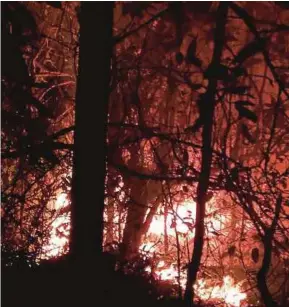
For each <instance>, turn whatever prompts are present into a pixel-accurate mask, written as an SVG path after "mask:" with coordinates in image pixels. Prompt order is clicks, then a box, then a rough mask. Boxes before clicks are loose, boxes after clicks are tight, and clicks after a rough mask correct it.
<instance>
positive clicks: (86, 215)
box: [70, 2, 113, 259]
mask: <svg viewBox="0 0 289 307" xmlns="http://www.w3.org/2000/svg"><path fill="white" fill-rule="evenodd" d="M80 8H81V11H80V19H79V22H80V51H79V67H78V80H77V91H76V106H75V125H76V128H75V135H74V157H73V181H72V207H71V226H72V227H71V237H70V254H71V256H72V257H73V258H75V259H82V258H87V257H91V256H92V255H100V253H101V251H102V241H103V210H104V192H105V188H104V186H105V174H106V157H107V149H106V148H107V146H106V133H107V110H108V100H109V82H110V63H111V54H112V22H113V2H81V5H80Z"/></svg>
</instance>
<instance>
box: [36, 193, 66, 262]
mask: <svg viewBox="0 0 289 307" xmlns="http://www.w3.org/2000/svg"><path fill="white" fill-rule="evenodd" d="M68 205H69V201H68V199H67V195H66V194H65V193H59V194H58V195H57V198H56V201H55V202H54V203H53V207H54V209H55V210H56V212H59V214H58V216H57V217H56V218H55V219H54V221H53V222H52V223H51V232H50V238H49V239H48V242H47V244H46V245H44V246H43V249H42V256H41V257H42V258H53V257H57V256H59V255H61V254H63V253H64V252H65V248H66V247H67V245H68V236H69V229H70V216H69V215H70V214H69V212H68V210H65V211H66V212H62V213H61V211H62V210H63V209H65V208H67V206H68Z"/></svg>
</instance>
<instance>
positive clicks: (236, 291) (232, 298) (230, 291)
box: [194, 275, 247, 307]
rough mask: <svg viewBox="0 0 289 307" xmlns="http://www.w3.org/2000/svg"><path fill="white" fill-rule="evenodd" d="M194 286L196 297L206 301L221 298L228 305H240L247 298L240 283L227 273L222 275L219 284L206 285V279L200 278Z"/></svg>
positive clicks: (236, 306)
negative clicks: (221, 281) (221, 280)
mask: <svg viewBox="0 0 289 307" xmlns="http://www.w3.org/2000/svg"><path fill="white" fill-rule="evenodd" d="M194 287H195V290H196V293H197V295H198V297H199V298H200V299H202V300H203V301H207V302H210V301H212V302H214V301H216V300H221V301H223V302H224V303H226V304H227V305H229V306H234V307H240V306H241V305H242V303H245V299H246V298H247V295H246V293H244V292H243V291H242V289H241V285H240V284H236V283H235V282H234V279H233V278H232V277H231V276H229V275H226V276H224V278H223V283H222V284H221V285H220V286H208V285H207V283H206V281H205V280H203V279H201V280H198V282H197V284H196V285H195V286H194Z"/></svg>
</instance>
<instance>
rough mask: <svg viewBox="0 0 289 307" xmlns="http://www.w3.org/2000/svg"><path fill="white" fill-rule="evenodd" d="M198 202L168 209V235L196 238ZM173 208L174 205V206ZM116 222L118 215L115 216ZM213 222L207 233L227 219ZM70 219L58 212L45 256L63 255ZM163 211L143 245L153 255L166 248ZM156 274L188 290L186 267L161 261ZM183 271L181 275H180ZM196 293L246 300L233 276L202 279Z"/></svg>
mask: <svg viewBox="0 0 289 307" xmlns="http://www.w3.org/2000/svg"><path fill="white" fill-rule="evenodd" d="M215 202H216V200H215V198H212V200H211V201H210V203H209V205H210V206H208V208H209V211H213V206H214V204H215ZM68 205H69V201H68V198H67V195H66V194H65V193H59V194H58V196H57V198H56V201H55V202H54V208H55V210H57V211H58V212H61V210H63V209H65V208H67V206H68ZM195 206H196V204H195V202H194V201H193V200H186V201H184V202H182V203H181V204H178V205H177V206H176V207H175V210H168V214H167V218H166V227H167V234H168V236H170V237H175V236H176V233H177V234H181V236H180V241H181V244H184V235H185V236H186V239H187V238H190V239H192V238H193V237H194V231H193V223H194V212H195ZM173 209H174V208H173ZM114 219H115V222H117V217H114ZM209 221H210V223H209V225H211V226H210V227H209V228H208V236H210V235H212V233H213V232H215V231H219V230H221V228H222V225H223V223H224V222H225V218H224V217H222V218H221V217H220V216H219V217H218V216H217V215H215V217H214V218H210V219H209ZM69 222H70V217H69V213H67V212H65V213H62V214H59V215H58V216H57V218H56V219H55V220H54V221H53V222H52V224H51V227H52V230H51V236H50V238H49V241H48V243H47V244H46V245H45V246H44V247H43V258H53V257H56V256H59V255H61V254H63V252H64V248H65V247H66V246H67V244H68V235H69V227H67V225H68V224H69ZM164 222H165V217H164V214H163V213H161V212H159V213H158V214H156V215H155V217H154V218H153V220H152V222H151V225H150V228H149V230H148V234H147V238H146V239H145V240H144V242H143V243H142V244H141V246H140V251H141V252H145V253H148V254H149V255H150V256H153V255H154V254H155V253H157V252H160V251H161V250H162V249H163V245H162V244H158V242H159V241H161V238H162V236H163V235H164ZM151 236H152V237H153V238H154V240H150V241H149V240H148V238H149V237H151ZM146 271H147V272H149V273H152V271H151V267H149V266H148V267H147V268H146ZM153 274H154V275H155V277H156V278H157V279H159V280H162V281H169V282H171V283H172V284H177V283H178V282H179V283H180V285H181V287H182V289H183V290H184V289H185V285H186V278H187V276H186V270H181V271H180V272H179V271H178V268H177V264H176V263H168V262H166V261H165V260H160V261H159V262H158V264H157V266H156V267H155V268H154V271H153ZM179 274H180V276H179ZM194 289H195V291H196V296H197V298H198V299H200V300H201V301H204V302H208V303H218V305H219V306H223V305H222V304H224V306H225V305H226V306H230V307H240V306H242V303H244V302H245V301H246V298H247V295H246V294H245V293H244V292H243V291H242V287H241V284H240V283H236V282H235V281H234V279H233V277H231V276H229V275H225V276H224V278H223V280H222V283H219V284H217V285H216V284H214V285H211V284H209V283H208V281H207V280H205V279H200V280H198V281H197V284H196V285H195V286H194Z"/></svg>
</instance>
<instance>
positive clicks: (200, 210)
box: [184, 2, 228, 306]
mask: <svg viewBox="0 0 289 307" xmlns="http://www.w3.org/2000/svg"><path fill="white" fill-rule="evenodd" d="M227 12H228V4H227V3H226V2H222V3H220V5H219V8H218V12H217V16H216V20H217V22H216V30H215V40H214V43H215V47H214V52H213V57H212V61H211V64H210V65H209V67H211V68H210V69H212V71H214V72H216V71H217V70H218V65H219V63H220V62H221V57H222V50H223V45H224V40H225V25H226V21H227ZM217 83H218V78H216V77H213V78H210V79H209V84H208V89H207V92H206V93H205V96H204V98H203V100H202V102H201V103H203V104H204V103H206V107H205V110H206V111H205V112H206V114H201V116H204V117H203V118H204V122H203V131H202V142H203V146H202V150H201V154H202V162H201V172H200V177H199V181H198V186H197V206H196V226H195V237H194V250H193V255H192V259H191V262H190V263H189V266H188V277H187V284H186V289H185V295H184V299H185V302H186V305H187V306H193V300H194V289H193V285H194V283H195V281H196V279H197V274H198V271H199V267H200V264H201V257H202V253H203V245H204V235H205V224H204V219H205V213H206V194H207V191H208V187H209V180H210V171H211V164H212V147H211V143H212V131H213V121H214V110H215V95H216V91H217Z"/></svg>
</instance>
